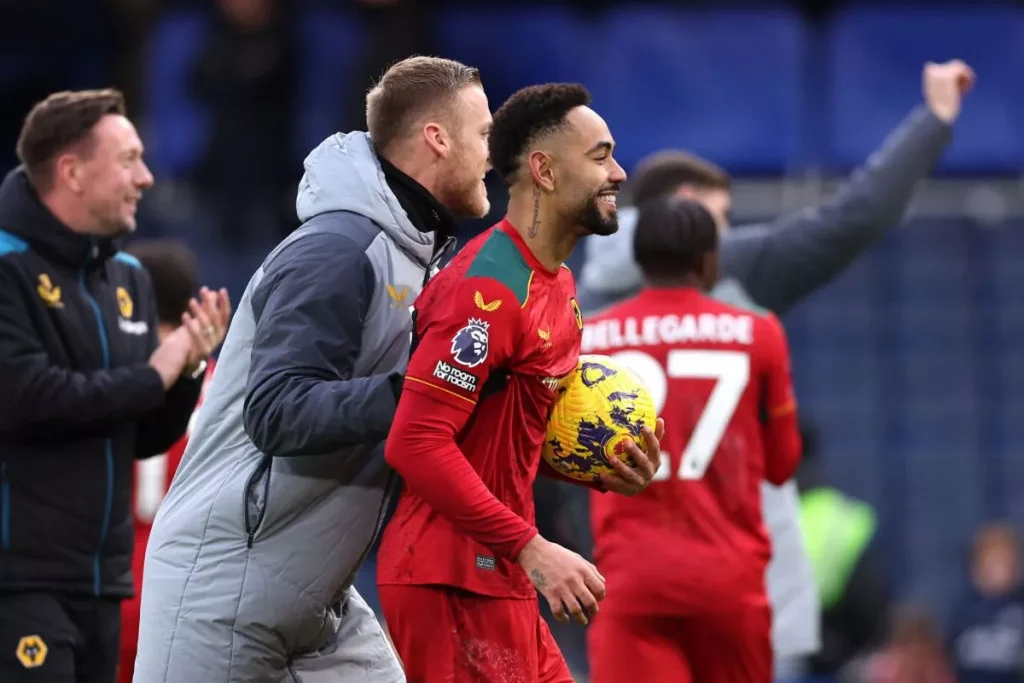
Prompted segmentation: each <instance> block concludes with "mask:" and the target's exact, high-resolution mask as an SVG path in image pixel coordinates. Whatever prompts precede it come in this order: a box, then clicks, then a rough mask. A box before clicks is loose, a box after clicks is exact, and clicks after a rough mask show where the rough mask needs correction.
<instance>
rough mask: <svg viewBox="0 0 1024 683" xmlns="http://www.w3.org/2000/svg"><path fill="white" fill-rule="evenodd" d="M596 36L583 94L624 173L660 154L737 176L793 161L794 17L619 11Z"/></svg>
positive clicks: (797, 123) (797, 89) (778, 12)
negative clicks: (695, 157)
mask: <svg viewBox="0 0 1024 683" xmlns="http://www.w3.org/2000/svg"><path fill="white" fill-rule="evenodd" d="M597 35H598V36H599V38H600V44H599V45H598V46H597V49H595V50H594V53H595V54H596V56H597V61H596V63H595V64H594V69H593V70H592V73H591V79H590V80H589V81H588V82H587V85H588V86H589V87H590V88H591V89H592V91H593V93H594V99H595V104H596V107H597V109H598V111H599V112H600V113H601V114H603V115H604V116H605V117H606V118H607V120H608V122H609V124H610V126H611V128H612V133H613V134H614V135H615V137H616V140H617V141H618V144H619V150H620V151H619V152H618V155H617V156H618V157H619V160H620V161H621V162H623V163H624V164H625V165H626V166H627V168H628V167H631V166H632V165H633V164H634V163H635V162H636V161H637V160H639V159H640V158H641V157H643V156H644V155H646V154H648V153H650V152H653V151H656V150H658V149H661V148H664V147H681V148H686V149H690V150H693V151H694V152H696V153H698V154H701V155H705V156H707V157H710V158H711V159H713V160H715V161H717V162H719V163H721V164H723V165H724V166H726V167H727V168H728V169H729V170H730V171H733V172H738V173H745V172H750V173H772V172H782V171H785V170H788V169H790V168H791V167H792V166H793V165H794V164H795V163H797V162H798V161H799V154H800V149H801V141H800V135H801V128H802V125H801V98H802V79H801V59H802V58H803V56H804V49H805V40H806V29H805V27H804V23H803V21H802V20H801V18H800V15H799V14H798V13H797V12H796V11H795V10H793V9H789V8H782V7H779V8H774V7H772V6H771V5H770V4H769V5H768V7H767V8H757V9H749V10H743V11H738V10H683V9H673V8H668V7H664V6H660V5H643V4H639V5H637V4H629V5H623V6H621V7H617V8H615V9H613V10H610V11H609V12H608V13H607V14H606V15H605V17H604V19H603V21H602V30H601V31H600V32H599V33H598V34H597Z"/></svg>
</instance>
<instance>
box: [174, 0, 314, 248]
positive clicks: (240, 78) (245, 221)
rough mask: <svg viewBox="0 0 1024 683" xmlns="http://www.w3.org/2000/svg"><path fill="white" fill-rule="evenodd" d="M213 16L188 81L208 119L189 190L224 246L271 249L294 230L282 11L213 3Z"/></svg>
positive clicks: (288, 36) (293, 79) (295, 75)
mask: <svg viewBox="0 0 1024 683" xmlns="http://www.w3.org/2000/svg"><path fill="white" fill-rule="evenodd" d="M213 11H214V21H213V22H212V27H211V31H210V35H209V37H208V38H207V42H206V45H205V47H204V48H203V50H202V52H201V53H200V55H199V59H198V61H197V63H196V65H195V67H194V69H193V72H192V79H191V87H192V94H193V95H194V96H195V99H196V101H197V102H198V103H200V104H201V105H203V106H204V107H205V108H206V109H208V110H209V112H210V133H209V136H208V138H207V139H208V142H207V145H206V149H205V151H204V152H203V155H202V158H201V159H200V161H199V166H198V168H197V169H196V171H195V175H194V181H195V186H196V190H197V192H198V196H199V198H200V200H201V202H202V203H203V205H204V207H206V208H208V209H210V210H211V211H212V212H213V215H214V221H215V223H216V225H217V228H218V231H219V234H220V236H221V238H222V239H223V241H224V243H225V244H228V245H230V244H247V243H255V244H261V245H272V244H274V243H276V242H277V241H278V240H280V239H281V238H282V237H284V235H285V234H287V233H288V232H290V231H291V229H292V228H293V227H294V226H295V224H296V223H295V214H294V206H293V202H292V196H291V193H292V192H293V188H294V183H295V178H296V177H297V175H298V174H297V173H296V171H297V169H296V168H295V167H296V165H297V164H296V163H294V161H293V156H292V137H293V136H292V131H293V129H294V126H293V124H292V122H293V120H294V116H293V111H292V109H293V107H294V100H295V90H296V88H295V84H296V83H298V82H299V80H300V72H299V64H298V58H297V56H296V46H295V45H294V39H293V37H292V35H293V34H292V30H291V26H290V25H289V22H288V15H287V12H286V4H285V3H282V2H279V1H278V0H217V2H216V3H215V8H214V10H213Z"/></svg>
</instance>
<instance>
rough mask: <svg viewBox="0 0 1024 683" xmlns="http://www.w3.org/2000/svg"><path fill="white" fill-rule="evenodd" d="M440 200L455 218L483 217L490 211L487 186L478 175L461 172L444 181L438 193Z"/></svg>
mask: <svg viewBox="0 0 1024 683" xmlns="http://www.w3.org/2000/svg"><path fill="white" fill-rule="evenodd" d="M439 194H440V195H441V196H440V197H438V199H439V200H440V202H441V203H442V204H444V205H445V206H446V207H447V208H448V210H449V211H451V212H452V213H453V214H455V216H456V217H457V218H483V217H484V216H486V215H487V214H488V212H490V210H491V203H490V201H488V199H487V186H486V185H485V184H484V181H482V180H481V179H480V176H475V175H472V174H471V173H467V172H463V173H461V174H459V175H456V176H455V177H453V178H451V179H450V180H449V181H448V182H446V183H445V185H444V187H443V188H442V189H441V192H440V193H439Z"/></svg>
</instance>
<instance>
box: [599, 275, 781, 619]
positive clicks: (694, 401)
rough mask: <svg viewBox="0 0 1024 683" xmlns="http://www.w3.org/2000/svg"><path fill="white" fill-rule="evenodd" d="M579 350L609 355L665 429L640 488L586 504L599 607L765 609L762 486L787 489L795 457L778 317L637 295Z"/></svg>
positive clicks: (678, 296) (676, 296) (682, 295)
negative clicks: (647, 397) (634, 378)
mask: <svg viewBox="0 0 1024 683" xmlns="http://www.w3.org/2000/svg"><path fill="white" fill-rule="evenodd" d="M583 352H584V353H600V354H606V355H611V356H613V357H616V358H618V359H620V360H621V361H623V362H624V363H625V364H626V365H627V366H628V367H630V368H631V369H633V370H634V371H635V372H637V374H638V375H640V377H641V379H643V381H644V383H645V384H646V385H647V387H648V389H649V390H650V392H651V395H652V398H653V399H654V401H655V404H656V405H657V407H658V414H659V416H660V417H662V418H663V419H664V420H665V424H666V431H665V436H664V438H663V439H662V441H661V445H662V461H661V469H660V470H659V471H658V474H657V475H655V478H654V481H653V482H652V483H651V486H650V487H648V489H647V490H646V491H644V492H642V493H641V494H639V495H637V496H634V497H632V498H627V497H624V496H597V495H596V496H593V498H592V500H591V517H592V520H593V527H594V536H595V538H594V540H595V554H596V557H597V562H598V567H599V569H600V570H601V573H602V574H604V576H605V578H606V579H607V580H608V589H609V590H608V598H607V599H606V600H605V602H604V603H603V604H602V606H601V609H602V611H611V610H616V609H621V610H635V611H637V612H642V613H646V614H658V613H667V614H703V613H707V612H719V611H723V610H728V609H730V608H740V607H744V606H760V605H766V604H767V597H766V595H765V587H764V571H765V568H766V567H767V564H768V559H769V557H770V551H771V549H770V541H769V538H768V534H767V531H766V529H765V527H764V524H763V522H762V519H761V493H760V492H761V480H762V479H767V480H768V481H770V482H772V483H774V484H781V483H782V482H784V481H786V480H787V479H789V477H790V476H792V474H793V469H794V467H795V465H796V461H797V457H798V456H799V451H798V450H796V449H794V448H793V447H792V435H793V434H796V433H797V426H796V410H795V408H796V405H795V400H794V398H793V390H792V387H791V382H790V373H789V357H788V352H787V349H786V340H785V336H784V333H783V331H782V328H781V326H780V325H779V322H778V320H776V319H775V316H774V315H772V314H771V313H766V314H764V315H757V314H754V313H752V312H750V311H744V310H740V309H737V308H735V307H733V306H729V305H726V304H722V303H720V302H718V301H715V300H714V299H712V298H710V297H709V296H707V295H705V294H704V293H703V292H700V291H699V290H697V289H656V288H647V289H645V290H643V291H642V292H641V293H640V294H639V295H637V296H636V297H635V298H633V299H630V300H627V301H625V302H623V303H621V304H619V305H618V306H616V307H614V308H612V309H610V310H608V311H607V312H605V313H604V314H602V315H599V316H597V317H596V318H594V319H593V320H588V321H587V323H586V326H585V327H584V333H583ZM797 438H798V437H797ZM638 571H639V572H641V574H643V573H645V572H650V573H651V576H650V577H645V576H642V575H638V574H637V572H638ZM647 579H649V580H647Z"/></svg>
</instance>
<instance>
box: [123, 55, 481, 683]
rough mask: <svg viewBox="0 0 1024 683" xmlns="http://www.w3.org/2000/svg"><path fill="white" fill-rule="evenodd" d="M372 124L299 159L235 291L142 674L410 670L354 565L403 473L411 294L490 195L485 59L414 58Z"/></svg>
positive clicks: (167, 518)
mask: <svg viewBox="0 0 1024 683" xmlns="http://www.w3.org/2000/svg"><path fill="white" fill-rule="evenodd" d="M366 124H367V128H368V132H361V131H360V132H353V133H348V134H343V133H336V134H334V135H331V136H330V137H328V138H327V139H325V140H324V141H323V142H322V143H321V144H320V145H319V146H318V147H317V148H316V149H314V150H313V151H312V152H310V154H309V156H307V157H306V162H305V168H306V173H305V175H304V176H303V177H302V180H301V181H300V182H299V188H298V195H297V198H296V210H297V212H298V215H299V218H300V220H302V221H304V225H303V226H302V227H301V228H299V229H298V230H296V231H295V232H293V233H292V234H291V235H290V236H289V237H288V238H286V239H285V240H284V241H283V242H281V244H279V245H278V246H277V248H275V249H274V250H273V251H272V252H271V253H270V254H269V255H268V256H267V258H266V260H264V262H263V265H262V266H261V267H260V268H259V269H258V270H257V271H256V273H255V274H254V275H253V277H252V280H251V281H250V283H249V286H248V287H247V289H246V291H245V293H244V294H243V296H242V301H241V304H240V305H239V314H238V315H237V316H236V318H235V320H234V321H233V323H232V326H231V332H230V334H229V335H228V339H227V342H226V344H225V347H224V351H223V353H221V354H220V361H219V363H218V365H217V372H216V374H215V375H214V377H213V380H212V382H211V383H210V387H209V390H208V391H207V394H206V398H205V400H204V404H203V408H202V410H201V411H200V413H199V417H198V418H197V420H196V423H195V425H194V428H193V430H192V433H191V436H190V439H189V443H188V447H187V449H186V452H185V457H184V458H183V459H182V463H181V465H180V466H179V467H178V471H177V473H176V474H175V478H174V482H173V483H172V485H171V489H170V491H169V492H168V493H167V497H166V498H165V499H164V502H163V504H162V505H161V507H160V510H159V512H158V513H157V517H156V520H155V521H154V524H153V531H152V535H151V536H150V543H149V548H148V550H147V554H146V572H145V574H144V576H143V594H142V614H141V623H140V633H139V654H138V658H137V660H136V665H135V680H136V681H138V682H139V683H161V682H170V683H179V682H180V681H218V682H219V681H245V682H246V683H260V682H263V681H266V682H267V683H279V681H281V680H284V679H285V678H287V679H288V680H294V681H304V682H310V681H317V682H318V683H319V682H326V681H350V680H351V681H370V682H380V683H393V682H396V681H403V680H405V678H404V674H403V673H402V669H401V665H400V664H399V662H398V659H397V657H396V656H395V654H394V651H393V650H392V649H391V647H390V645H389V644H388V642H387V639H386V636H385V635H384V632H383V630H382V629H381V627H380V625H379V624H378V623H377V621H376V619H375V617H374V614H373V612H372V611H371V610H370V609H369V607H368V606H367V605H366V603H365V602H364V601H363V599H362V597H361V596H360V595H359V593H358V592H357V591H356V590H355V589H354V588H352V582H353V580H354V578H355V575H356V572H357V570H358V569H359V566H360V564H361V563H362V561H363V559H364V558H365V556H366V554H367V552H368V551H369V549H370V546H371V544H372V543H373V540H374V537H375V535H376V533H377V531H378V529H379V526H380V524H381V522H382V520H383V516H384V512H385V510H386V508H387V505H388V500H389V497H390V496H391V494H392V492H393V490H394V486H395V484H396V483H397V477H396V476H395V474H394V473H393V472H392V471H391V470H390V469H389V468H388V467H387V464H386V463H385V461H384V457H383V450H384V439H385V437H386V436H387V433H388V430H389V428H390V427H391V422H392V420H393V418H394V415H395V406H396V404H397V400H398V395H399V392H400V390H401V387H402V381H403V371H404V369H405V366H406V363H407V360H408V357H409V347H410V342H411V336H412V335H411V332H412V321H411V318H410V311H409V309H410V306H411V305H412V302H413V300H414V299H415V298H416V296H417V294H418V293H419V291H420V289H421V288H422V286H423V284H424V283H425V282H426V280H427V279H428V278H429V277H430V275H431V274H432V272H433V271H434V269H435V267H436V264H437V262H438V261H439V259H440V258H441V257H442V256H443V254H444V252H445V250H446V248H447V247H449V246H450V245H451V243H452V238H451V235H452V234H454V232H455V229H456V221H457V217H459V216H481V215H484V214H485V213H487V211H488V209H489V203H488V201H487V191H486V187H485V186H484V183H483V177H484V174H485V173H486V172H487V170H488V168H489V166H488V153H487V135H488V132H489V130H490V125H491V113H490V109H489V108H488V104H487V96H486V94H485V93H484V90H483V86H482V85H481V83H480V74H479V72H478V71H477V70H476V69H475V68H472V67H469V66H466V65H464V64H460V63H459V62H454V61H451V60H447V59H437V58H428V57H418V58H412V59H407V60H403V61H401V62H398V63H397V64H395V65H394V66H392V67H391V68H390V69H389V70H388V71H387V72H386V73H385V74H384V76H383V77H382V78H381V80H380V81H379V82H378V83H377V85H376V86H375V87H374V88H373V89H372V90H370V92H369V94H368V95H367V98H366Z"/></svg>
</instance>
